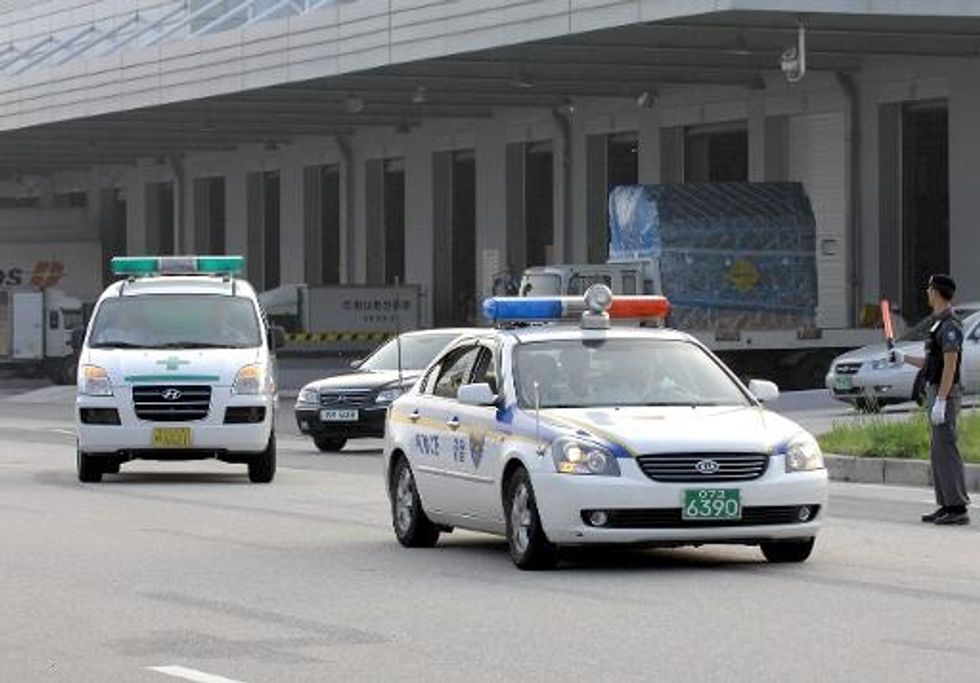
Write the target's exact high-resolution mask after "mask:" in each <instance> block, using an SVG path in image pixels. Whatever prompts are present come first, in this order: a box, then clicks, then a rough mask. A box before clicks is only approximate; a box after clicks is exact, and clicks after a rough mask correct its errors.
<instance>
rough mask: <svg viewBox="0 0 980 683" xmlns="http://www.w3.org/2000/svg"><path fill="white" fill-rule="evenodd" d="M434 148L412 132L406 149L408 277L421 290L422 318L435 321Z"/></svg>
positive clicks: (426, 324)
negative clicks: (433, 296) (433, 297)
mask: <svg viewBox="0 0 980 683" xmlns="http://www.w3.org/2000/svg"><path fill="white" fill-rule="evenodd" d="M432 195H433V187H432V149H431V146H430V144H429V141H428V140H427V139H426V138H425V136H423V135H420V134H415V135H412V136H411V139H410V140H409V141H408V145H407V146H406V149H405V197H406V200H405V281H406V283H408V284H416V285H419V286H420V287H421V290H422V310H421V322H422V325H423V326H426V327H427V326H430V325H431V324H432V284H433V273H434V270H435V265H434V264H433V258H432V256H433V242H432V240H433V224H434V222H435V220H434V215H433V209H432V205H433V196H432Z"/></svg>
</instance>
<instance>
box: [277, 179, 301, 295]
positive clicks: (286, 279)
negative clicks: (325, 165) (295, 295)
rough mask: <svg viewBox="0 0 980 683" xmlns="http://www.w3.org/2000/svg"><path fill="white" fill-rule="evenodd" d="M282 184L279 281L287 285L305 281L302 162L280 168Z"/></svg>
mask: <svg viewBox="0 0 980 683" xmlns="http://www.w3.org/2000/svg"><path fill="white" fill-rule="evenodd" d="M279 183H280V185H279V245H280V247H279V264H280V265H279V273H280V278H279V279H280V280H281V281H282V282H283V283H284V284H285V283H297V282H303V281H304V279H305V272H304V271H305V268H304V241H305V230H304V223H303V207H304V202H303V167H302V166H301V165H300V164H299V162H292V163H289V164H286V165H284V166H283V167H282V169H280V171H279Z"/></svg>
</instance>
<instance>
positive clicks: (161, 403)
mask: <svg viewBox="0 0 980 683" xmlns="http://www.w3.org/2000/svg"><path fill="white" fill-rule="evenodd" d="M133 408H134V409H135V410H136V417H138V418H139V419H141V420H151V421H153V422H189V421H191V420H203V419H204V418H206V417H207V416H208V412H209V411H210V410H211V387H210V386H208V385H201V386H187V385H180V384H161V385H159V386H156V385H154V386H138V387H133Z"/></svg>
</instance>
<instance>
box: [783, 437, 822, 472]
mask: <svg viewBox="0 0 980 683" xmlns="http://www.w3.org/2000/svg"><path fill="white" fill-rule="evenodd" d="M823 467H824V464H823V453H822V452H821V451H820V445H819V444H818V443H817V440H816V439H814V438H813V437H812V436H810V435H809V434H801V435H800V436H797V437H796V438H794V439H793V440H792V441H791V442H790V443H789V446H787V448H786V471H787V472H811V471H813V470H822V469H823Z"/></svg>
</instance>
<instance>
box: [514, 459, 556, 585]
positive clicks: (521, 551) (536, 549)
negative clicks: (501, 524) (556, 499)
mask: <svg viewBox="0 0 980 683" xmlns="http://www.w3.org/2000/svg"><path fill="white" fill-rule="evenodd" d="M504 502H505V504H506V509H505V511H506V515H505V517H506V520H507V545H508V548H509V550H510V558H511V560H513V561H514V564H515V565H517V567H518V568H519V569H532V570H533V569H551V568H552V567H554V566H555V565H556V564H557V563H558V548H557V546H555V544H553V543H552V542H551V541H549V540H548V537H547V536H546V535H545V533H544V529H543V528H542V526H541V517H540V516H539V515H538V505H537V502H536V500H535V497H534V487H533V486H532V485H531V477H530V476H529V475H528V473H527V471H526V470H525V469H524V468H519V469H517V470H515V471H514V473H513V474H512V475H511V476H510V478H509V479H508V480H507V485H506V488H505V497H504Z"/></svg>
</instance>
